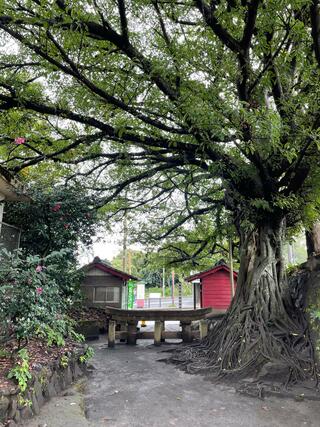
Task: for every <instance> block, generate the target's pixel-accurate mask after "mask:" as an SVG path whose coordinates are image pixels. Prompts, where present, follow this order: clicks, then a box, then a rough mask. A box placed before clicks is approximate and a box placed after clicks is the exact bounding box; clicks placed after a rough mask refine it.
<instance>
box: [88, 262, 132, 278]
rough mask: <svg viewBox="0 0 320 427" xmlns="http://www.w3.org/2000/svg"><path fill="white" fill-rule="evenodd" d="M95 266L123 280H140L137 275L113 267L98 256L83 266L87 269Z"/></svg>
mask: <svg viewBox="0 0 320 427" xmlns="http://www.w3.org/2000/svg"><path fill="white" fill-rule="evenodd" d="M93 268H98V269H99V270H101V271H104V272H105V273H109V274H111V275H112V276H115V277H120V278H121V279H122V280H130V279H131V280H139V279H138V278H137V277H134V276H132V275H131V274H128V273H125V272H124V271H121V270H118V269H116V268H114V267H111V265H109V264H107V263H105V262H103V261H101V260H100V259H99V258H98V257H96V258H95V259H94V260H93V262H91V263H90V264H88V265H85V266H84V267H83V269H84V270H85V271H89V270H92V269H93Z"/></svg>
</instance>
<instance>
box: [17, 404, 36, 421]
mask: <svg viewBox="0 0 320 427" xmlns="http://www.w3.org/2000/svg"><path fill="white" fill-rule="evenodd" d="M20 415H21V418H22V419H23V420H26V419H28V418H31V417H32V416H33V412H32V409H31V407H30V406H29V405H27V406H24V407H23V408H22V409H21V410H20Z"/></svg>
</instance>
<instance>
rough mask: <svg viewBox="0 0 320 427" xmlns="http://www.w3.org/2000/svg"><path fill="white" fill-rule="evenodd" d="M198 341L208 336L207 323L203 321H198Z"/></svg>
mask: <svg viewBox="0 0 320 427" xmlns="http://www.w3.org/2000/svg"><path fill="white" fill-rule="evenodd" d="M199 328H200V339H201V340H202V339H203V338H205V337H206V336H207V335H208V322H207V321H206V320H205V319H201V320H200V325H199Z"/></svg>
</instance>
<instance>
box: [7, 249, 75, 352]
mask: <svg viewBox="0 0 320 427" xmlns="http://www.w3.org/2000/svg"><path fill="white" fill-rule="evenodd" d="M64 256H65V251H63V250H62V251H59V252H53V253H51V254H50V255H48V256H47V257H45V258H42V259H41V258H40V257H39V256H32V255H29V256H27V257H24V256H23V255H22V253H21V252H20V251H15V252H14V253H10V252H8V251H6V250H2V251H1V252H0V258H1V263H0V321H1V323H2V325H3V329H4V333H3V336H2V342H3V341H5V340H8V339H9V338H11V337H15V338H17V339H18V340H19V341H21V340H22V339H28V338H31V337H33V336H36V335H38V336H39V335H40V336H43V337H47V339H48V340H51V341H52V343H54V342H55V344H62V341H61V338H59V337H60V336H61V337H62V336H63V335H66V334H67V333H68V328H69V325H68V320H67V319H66V317H65V316H64V312H65V309H66V305H67V301H66V300H65V298H63V297H62V292H61V290H60V289H59V286H58V285H57V282H56V280H55V274H56V268H57V265H58V264H59V263H60V262H61V260H62V259H63V257H64ZM50 337H51V338H50ZM59 339H60V341H59Z"/></svg>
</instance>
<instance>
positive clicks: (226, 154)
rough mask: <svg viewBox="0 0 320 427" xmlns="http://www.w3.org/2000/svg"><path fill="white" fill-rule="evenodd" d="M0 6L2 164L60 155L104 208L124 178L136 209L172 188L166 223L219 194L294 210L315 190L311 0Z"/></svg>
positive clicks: (204, 209)
mask: <svg viewBox="0 0 320 427" xmlns="http://www.w3.org/2000/svg"><path fill="white" fill-rule="evenodd" d="M0 13H1V16H0V28H1V29H2V37H3V40H4V41H5V42H6V43H7V44H8V46H9V47H11V48H9V49H8V51H7V52H8V53H6V54H2V59H1V64H2V65H1V69H2V76H1V82H0V85H1V88H2V90H1V96H0V101H1V109H2V111H3V114H2V119H1V120H2V125H3V129H4V130H5V132H3V135H2V143H3V148H2V157H3V159H5V163H6V164H7V166H8V167H9V168H10V169H11V170H13V171H19V170H22V169H25V168H27V167H30V166H32V165H36V164H38V163H40V162H46V163H47V164H48V168H49V167H50V164H52V163H60V164H61V165H63V166H64V167H66V168H67V169H66V170H68V171H69V173H70V175H72V173H75V174H76V176H90V179H88V180H87V182H86V185H87V186H88V187H89V188H91V189H94V190H95V191H97V192H99V194H102V193H103V195H104V197H103V201H101V203H102V204H103V203H106V202H107V201H112V202H113V203H114V205H115V206H114V209H119V208H120V209H121V208H123V207H124V206H123V205H124V203H123V199H122V198H120V200H119V198H118V200H116V196H119V195H121V191H122V195H123V191H124V189H125V188H126V187H128V186H129V185H130V189H131V192H133V194H132V199H133V200H130V206H135V207H136V208H138V207H139V206H140V205H141V204H142V203H144V204H145V203H148V206H149V207H150V206H152V205H154V204H156V205H157V206H160V207H161V206H162V205H163V204H166V203H167V201H168V200H170V194H171V195H172V193H173V192H174V191H178V192H179V191H182V193H183V196H181V197H183V198H184V199H185V202H186V203H185V205H187V208H186V210H183V212H179V213H175V212H171V213H172V215H168V216H169V218H171V219H172V222H173V224H172V225H176V223H185V222H186V221H188V220H189V219H190V218H191V217H193V218H196V217H197V216H199V215H203V214H206V213H208V212H211V211H212V210H216V209H219V208H220V209H221V207H226V208H227V209H231V210H232V211H233V213H234V214H236V215H235V216H236V217H238V218H243V217H246V218H249V219H250V220H251V221H254V222H256V221H260V220H263V219H264V218H265V217H268V218H269V217H270V215H272V213H274V212H276V211H278V210H281V211H283V210H284V211H286V212H289V211H290V212H292V211H294V215H293V218H292V219H294V220H296V218H295V216H296V215H297V213H298V214H299V212H300V213H301V209H300V207H301V204H302V206H304V205H305V204H306V201H308V202H309V201H311V200H313V198H314V194H313V190H314V185H315V183H316V184H317V173H318V168H317V164H316V163H317V162H316V158H317V142H318V124H319V112H318V98H319V88H318V86H319V85H318V82H319V75H318V73H319V71H318V67H319V63H318V60H319V51H320V49H319V35H318V30H317V28H318V27H317V22H318V21H317V19H318V13H319V10H318V8H317V2H316V1H300V0H299V1H292V2H289V3H288V2H284V1H277V2H272V1H271V2H268V4H265V3H263V2H262V1H259V0H256V1H251V2H247V1H242V2H238V1H223V2H221V1H217V2H215V1H212V2H211V3H210V4H209V3H207V2H205V1H203V0H201V1H186V2H175V1H173V2H161V1H137V0H136V1H124V0H123V1H121V0H119V1H80V2H79V1H77V2H73V1H58V0H57V1H50V2H42V1H22V2H21V1H14V0H12V1H6V2H4V3H3V4H2V6H1V10H0ZM13 40H14V43H13ZM19 136H21V137H25V138H26V140H25V143H24V144H15V142H14V141H15V138H16V137H19ZM79 165H81V166H80V167H79ZM141 182H143V183H141ZM138 183H139V185H138ZM177 189H178V190H177ZM127 204H128V202H126V207H128V206H127ZM298 216H299V215H298ZM169 228H170V227H169Z"/></svg>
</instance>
